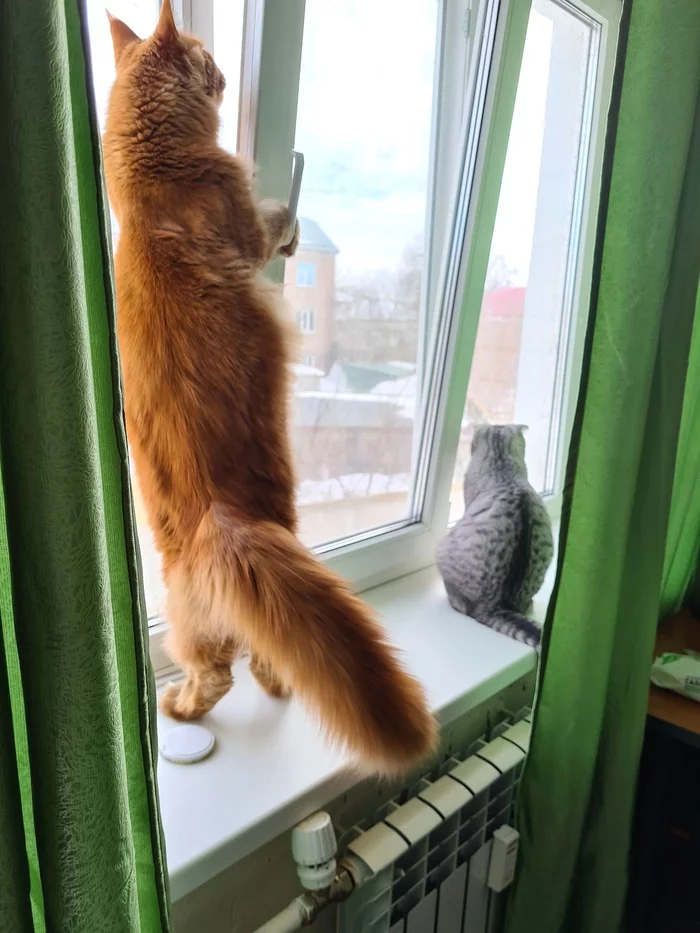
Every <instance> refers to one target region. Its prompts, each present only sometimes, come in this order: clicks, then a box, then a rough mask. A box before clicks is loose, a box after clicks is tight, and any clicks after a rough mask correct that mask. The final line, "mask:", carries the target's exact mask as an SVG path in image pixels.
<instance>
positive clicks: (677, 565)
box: [660, 205, 700, 619]
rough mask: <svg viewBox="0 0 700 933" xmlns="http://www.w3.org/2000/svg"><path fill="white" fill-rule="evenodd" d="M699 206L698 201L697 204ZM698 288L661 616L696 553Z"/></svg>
mask: <svg viewBox="0 0 700 933" xmlns="http://www.w3.org/2000/svg"><path fill="white" fill-rule="evenodd" d="M699 209H700V205H699ZM698 439H700V289H699V290H698V293H697V297H696V303H695V324H694V327H693V336H692V338H691V342H690V358H689V361H688V375H687V379H686V385H685V395H684V399H683V416H682V418H681V431H680V437H679V439H678V453H677V456H676V473H675V477H674V482H673V498H672V500H671V517H670V520H669V526H668V536H667V539H666V559H665V561H664V576H663V587H662V591H661V613H660V616H661V618H662V619H664V618H666V616H668V615H670V614H671V613H672V612H676V611H677V610H678V609H680V607H681V605H682V604H683V602H684V601H685V599H686V597H687V596H688V595H689V594H690V595H692V587H693V581H694V579H695V576H696V573H697V570H698V557H699V556H700V443H698Z"/></svg>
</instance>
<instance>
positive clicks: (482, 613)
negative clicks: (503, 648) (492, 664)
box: [472, 609, 542, 648]
mask: <svg viewBox="0 0 700 933" xmlns="http://www.w3.org/2000/svg"><path fill="white" fill-rule="evenodd" d="M472 615H473V617H474V618H475V619H476V621H477V622H481V623H482V624H483V625H488V627H489V628H492V629H493V630H494V632H500V633H501V634H502V635H507V636H508V637H509V638H513V639H515V641H521V642H524V644H526V645H529V646H530V647H531V648H538V647H539V644H540V636H541V634H542V632H541V629H540V627H539V625H538V624H537V623H536V622H533V621H532V619H528V618H527V616H524V615H521V614H520V613H519V612H512V611H511V610H510V609H482V610H478V609H477V610H476V611H474V612H473V613H472Z"/></svg>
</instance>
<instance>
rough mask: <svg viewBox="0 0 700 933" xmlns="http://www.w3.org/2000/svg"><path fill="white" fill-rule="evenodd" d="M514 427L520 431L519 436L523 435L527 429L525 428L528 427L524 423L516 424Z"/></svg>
mask: <svg viewBox="0 0 700 933" xmlns="http://www.w3.org/2000/svg"><path fill="white" fill-rule="evenodd" d="M515 427H516V428H517V429H518V431H519V432H520V434H521V436H523V435H524V434H525V432H526V431H527V429H528V427H527V425H526V424H516V426H515Z"/></svg>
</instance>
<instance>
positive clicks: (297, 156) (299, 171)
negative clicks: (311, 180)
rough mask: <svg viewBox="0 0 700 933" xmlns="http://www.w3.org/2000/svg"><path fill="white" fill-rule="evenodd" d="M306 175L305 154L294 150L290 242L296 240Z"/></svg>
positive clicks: (290, 201)
mask: <svg viewBox="0 0 700 933" xmlns="http://www.w3.org/2000/svg"><path fill="white" fill-rule="evenodd" d="M303 174H304V153H303V152H297V151H296V149H292V187H291V188H290V191H289V201H288V202H287V205H288V207H287V209H288V211H289V240H288V242H289V243H291V242H292V240H293V239H294V230H295V228H296V222H297V207H298V206H299V191H300V190H301V178H302V175H303Z"/></svg>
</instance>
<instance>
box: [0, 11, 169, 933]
mask: <svg viewBox="0 0 700 933" xmlns="http://www.w3.org/2000/svg"><path fill="white" fill-rule="evenodd" d="M84 21H85V20H84V17H82V18H81V10H80V8H79V4H78V2H77V0H23V2H22V3H4V4H2V5H0V99H1V100H2V105H1V106H0V168H1V171H0V217H2V222H1V224H0V623H1V626H0V632H1V634H2V643H1V645H0V739H1V741H2V744H0V796H1V798H2V800H1V802H0V869H1V870H0V877H2V881H0V918H2V919H1V920H0V926H2V929H3V931H5V930H8V931H12V933H14V931H18V933H23V931H24V930H29V929H35V930H44V929H45V930H49V931H56V933H73V931H76V933H83V931H84V933H98V931H103V930H104V931H109V933H116V931H119V933H129V931H133V933H137V931H139V933H156V931H163V930H167V929H169V919H168V898H167V880H166V871H165V860H164V848H163V841H162V832H161V826H160V820H159V813H158V801H157V788H156V781H155V760H156V744H155V735H154V729H153V724H154V713H153V707H152V700H153V683H152V675H151V672H150V667H149V661H148V637H147V630H146V615H145V609H144V604H143V597H142V587H141V582H140V566H139V558H138V547H137V542H136V536H135V529H134V522H133V514H132V506H131V499H130V492H129V484H128V459H127V452H126V440H125V434H124V428H123V422H122V414H121V411H122V406H121V387H120V380H119V371H118V362H117V355H116V340H115V322H114V311H113V290H112V283H111V279H110V272H109V261H108V260H109V246H108V237H107V232H106V228H105V223H106V221H105V200H104V193H103V191H102V182H101V173H100V165H99V147H98V145H97V129H96V122H95V120H94V114H93V113H92V104H91V99H90V96H89V94H88V80H89V76H88V70H87V69H86V64H85V48H84V35H83V31H82V23H83V22H84Z"/></svg>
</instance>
